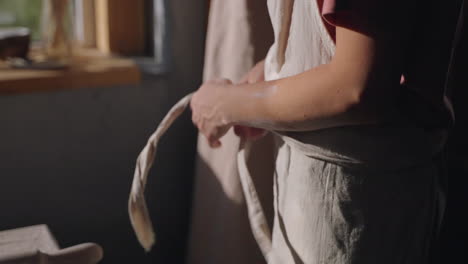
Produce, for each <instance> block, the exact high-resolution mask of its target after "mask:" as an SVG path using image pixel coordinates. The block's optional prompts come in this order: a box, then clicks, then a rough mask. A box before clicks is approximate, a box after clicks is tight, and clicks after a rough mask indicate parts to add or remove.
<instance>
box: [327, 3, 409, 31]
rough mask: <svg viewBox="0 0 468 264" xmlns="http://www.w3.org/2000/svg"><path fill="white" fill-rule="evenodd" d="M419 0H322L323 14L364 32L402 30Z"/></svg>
mask: <svg viewBox="0 0 468 264" xmlns="http://www.w3.org/2000/svg"><path fill="white" fill-rule="evenodd" d="M415 2H416V0H323V3H322V15H323V18H324V20H325V21H326V22H327V23H329V24H330V25H333V26H339V27H345V28H349V29H352V30H355V31H359V32H361V33H364V34H375V33H381V32H389V31H395V30H400V29H401V28H402V27H404V25H405V22H407V21H408V18H409V14H410V10H412V9H413V6H414V4H415Z"/></svg>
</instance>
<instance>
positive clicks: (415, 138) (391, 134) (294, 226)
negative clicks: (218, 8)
mask: <svg viewBox="0 0 468 264" xmlns="http://www.w3.org/2000/svg"><path fill="white" fill-rule="evenodd" d="M291 1H292V0H291ZM288 2H290V0H288V1H285V0H269V1H268V7H269V11H270V16H271V19H272V24H273V27H274V31H275V44H273V46H272V47H271V49H270V51H269V53H268V56H267V59H266V65H265V77H266V79H267V80H273V79H278V78H284V77H287V76H291V75H294V74H298V73H301V72H304V71H306V70H308V69H311V68H313V67H316V66H318V65H320V64H323V63H327V62H329V61H330V59H331V57H332V56H333V53H334V48H335V47H334V44H333V42H332V40H331V38H330V36H329V35H328V32H327V31H326V28H325V26H324V24H323V21H322V18H321V16H320V12H319V8H318V5H317V3H316V1H300V0H296V1H292V10H291V8H289V6H288ZM287 10H291V11H290V12H292V14H291V19H290V21H289V20H288V19H283V18H284V17H285V16H286V17H287V16H288V15H287V14H285V12H288V11H287ZM285 21H288V22H289V23H290V25H287V26H284V25H282V23H284V22H285ZM285 28H288V29H289V32H288V34H283V33H282V30H284V29H285ZM283 38H287V40H285V39H283ZM281 43H287V45H286V47H284V45H281ZM281 49H284V54H283V55H282V56H284V59H283V58H280V57H281V56H280V55H281V54H279V53H281ZM278 50H280V52H279V51H278ZM291 89H293V88H291ZM346 123H347V124H349V123H351V124H352V123H354V122H346ZM357 123H359V122H357ZM275 134H276V135H277V137H276V139H277V144H278V151H277V157H276V169H275V173H274V212H275V216H274V224H273V229H272V234H269V233H268V232H269V230H268V229H267V228H264V222H265V220H264V219H262V213H261V212H262V210H261V208H262V207H261V205H260V204H258V202H257V199H256V198H255V196H256V195H255V192H254V191H253V190H254V188H252V185H251V184H249V183H248V179H249V178H250V175H248V173H249V171H248V170H245V169H243V167H242V164H240V163H239V170H240V173H241V178H242V179H245V182H246V183H247V184H246V188H245V189H244V191H245V193H246V197H247V200H248V207H249V212H250V214H249V216H250V220H251V224H252V228H253V229H254V232H253V233H254V235H255V237H256V239H257V242H258V243H259V245H260V246H261V248H262V251H263V252H264V255H265V257H266V258H267V260H268V263H274V264H279V263H314V264H315V263H337V264H345V263H346V264H348V263H359V264H363V263H366V264H367V263H368V264H371V263H389V264H390V263H408V264H409V263H425V261H426V260H427V259H425V258H426V256H427V249H428V243H429V241H430V235H431V229H432V228H433V224H434V223H433V220H434V213H435V211H434V209H435V207H434V205H435V200H436V198H435V188H434V179H435V177H436V176H437V173H438V171H437V169H438V168H437V166H436V165H433V164H431V163H432V162H433V160H431V158H432V157H433V154H434V151H433V149H432V148H431V142H434V141H433V140H432V139H431V138H430V137H429V135H428V134H426V133H425V131H423V130H421V129H418V128H416V127H412V126H411V125H409V124H403V123H401V124H393V125H388V126H384V125H376V126H371V125H359V126H346V127H337V128H327V129H321V130H317V131H310V132H297V133H275ZM239 154H242V151H241V152H240V153H239ZM240 160H241V159H240ZM244 174H245V175H244ZM251 176H252V178H255V177H256V175H254V174H251ZM248 193H250V194H251V195H249V194H248Z"/></svg>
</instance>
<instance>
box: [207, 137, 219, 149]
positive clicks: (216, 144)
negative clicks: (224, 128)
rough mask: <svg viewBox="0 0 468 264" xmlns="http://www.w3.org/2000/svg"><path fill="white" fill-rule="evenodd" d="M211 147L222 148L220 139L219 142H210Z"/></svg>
mask: <svg viewBox="0 0 468 264" xmlns="http://www.w3.org/2000/svg"><path fill="white" fill-rule="evenodd" d="M209 144H210V147H212V148H219V147H221V141H220V140H219V139H217V140H209Z"/></svg>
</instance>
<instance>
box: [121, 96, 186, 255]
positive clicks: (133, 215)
mask: <svg viewBox="0 0 468 264" xmlns="http://www.w3.org/2000/svg"><path fill="white" fill-rule="evenodd" d="M191 98H192V94H188V95H187V96H185V97H184V98H182V99H181V100H180V101H179V102H178V103H176V104H175V105H174V106H173V107H172V108H171V110H169V113H168V114H167V115H166V116H165V117H164V119H163V120H162V121H161V123H160V124H159V126H158V128H157V129H156V131H155V132H154V133H153V134H152V135H151V137H150V138H149V139H148V143H147V144H146V146H145V147H144V148H143V150H142V151H141V153H140V155H139V156H138V159H137V162H136V167H135V174H134V175H133V181H132V188H131V191H130V197H129V199H128V213H129V215H130V222H131V224H132V227H133V230H134V231H135V234H136V235H137V238H138V241H139V242H140V244H141V246H142V247H143V248H144V249H145V250H146V251H149V250H150V249H151V247H152V246H153V244H154V242H155V234H154V231H153V226H152V223H151V219H150V217H149V213H148V208H147V206H146V202H145V196H144V191H145V185H146V179H147V177H148V172H149V170H150V168H151V166H152V165H153V162H154V158H155V156H156V149H157V147H158V142H159V139H160V138H161V137H162V135H163V134H164V133H165V132H166V131H167V129H168V128H169V127H170V126H171V125H172V123H173V122H174V121H175V120H176V119H177V118H178V117H179V116H180V115H181V114H182V112H183V111H184V110H185V108H187V106H188V104H189V102H190V99H191Z"/></svg>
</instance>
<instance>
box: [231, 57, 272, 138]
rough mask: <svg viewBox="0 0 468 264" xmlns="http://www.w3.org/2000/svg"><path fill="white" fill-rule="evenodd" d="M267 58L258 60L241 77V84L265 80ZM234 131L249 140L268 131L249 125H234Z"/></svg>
mask: <svg viewBox="0 0 468 264" xmlns="http://www.w3.org/2000/svg"><path fill="white" fill-rule="evenodd" d="M264 69H265V60H262V61H260V62H258V63H257V64H256V65H255V66H254V67H253V68H252V69H251V70H250V71H249V72H247V74H246V75H245V76H244V77H243V78H242V79H241V81H240V82H239V84H246V83H248V84H252V83H257V82H263V81H265V71H264ZM234 133H235V134H236V135H237V136H239V137H242V138H247V139H249V140H257V139H259V138H261V137H263V136H264V135H266V133H267V131H266V130H264V129H261V128H255V127H248V126H240V125H235V126H234Z"/></svg>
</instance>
